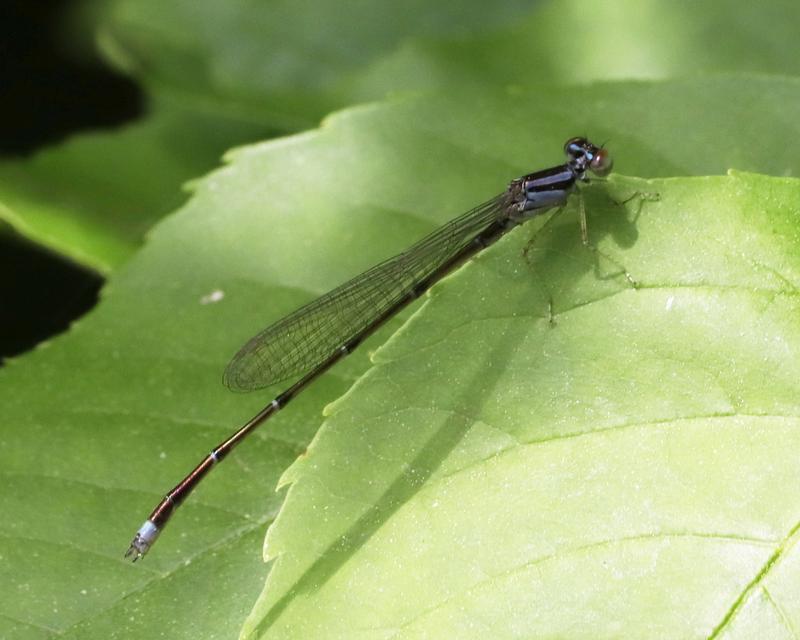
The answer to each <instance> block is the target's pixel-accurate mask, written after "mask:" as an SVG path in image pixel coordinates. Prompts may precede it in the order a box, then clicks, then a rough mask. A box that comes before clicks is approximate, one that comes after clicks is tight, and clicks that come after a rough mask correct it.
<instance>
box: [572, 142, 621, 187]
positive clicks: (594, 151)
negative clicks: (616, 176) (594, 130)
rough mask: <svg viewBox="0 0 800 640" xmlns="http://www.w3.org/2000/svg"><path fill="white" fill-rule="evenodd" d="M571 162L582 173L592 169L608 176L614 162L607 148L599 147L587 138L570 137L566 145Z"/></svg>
mask: <svg viewBox="0 0 800 640" xmlns="http://www.w3.org/2000/svg"><path fill="white" fill-rule="evenodd" d="M564 153H566V154H567V157H568V158H569V160H570V164H571V165H572V166H573V167H574V168H575V169H576V170H577V171H579V172H580V173H581V174H583V172H584V171H587V170H589V171H591V172H592V173H594V174H595V175H597V176H600V177H603V176H607V175H608V174H609V172H610V171H611V168H612V167H613V165H614V163H613V161H612V160H611V156H610V155H609V153H608V150H607V149H604V148H603V147H598V146H596V145H594V144H592V143H591V142H589V141H588V140H587V139H586V138H570V139H569V140H567V143H566V144H565V145H564Z"/></svg>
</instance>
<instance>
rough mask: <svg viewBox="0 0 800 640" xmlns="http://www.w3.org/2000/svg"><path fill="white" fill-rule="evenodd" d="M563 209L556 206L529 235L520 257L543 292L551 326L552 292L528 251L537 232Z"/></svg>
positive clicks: (544, 227) (546, 225)
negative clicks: (539, 273)
mask: <svg viewBox="0 0 800 640" xmlns="http://www.w3.org/2000/svg"><path fill="white" fill-rule="evenodd" d="M563 210H564V207H563V206H561V207H558V209H556V210H555V211H553V213H551V214H550V216H549V217H548V218H547V220H545V222H544V224H543V225H542V226H541V227H539V228H538V229H536V231H534V232H533V233H532V234H531V237H530V238H529V239H528V242H527V243H526V244H525V248H524V249H523V250H522V257H523V258H525V262H527V263H528V266H529V267H530V269H531V271H533V273H534V281H535V282H536V286H537V287H539V289H540V290H541V292H542V294H543V297H544V299H545V300H547V315H548V322H549V323H550V325H551V326H554V325H555V323H556V319H555V315H554V314H553V294H552V293H550V289H548V288H547V286H546V285H545V284H544V278H542V277H541V276H539V275H538V273H537V269H536V265H535V264H534V263H533V260H532V258H531V256H530V252H531V250H532V249H533V245H534V244H536V239H537V238H538V237H539V234H540V233H541V232H542V231H544V230H545V229H546V228H547V227H548V226H550V224H551V223H552V222H553V220H555V219H556V216H558V214H560V213H561V212H562V211H563Z"/></svg>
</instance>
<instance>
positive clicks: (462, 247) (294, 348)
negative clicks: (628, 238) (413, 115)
mask: <svg viewBox="0 0 800 640" xmlns="http://www.w3.org/2000/svg"><path fill="white" fill-rule="evenodd" d="M564 152H565V153H566V155H567V162H566V163H564V164H561V165H558V166H555V167H551V168H549V169H543V170H542V171H536V172H535V173H531V174H529V175H526V176H523V177H521V178H517V179H516V180H512V181H511V183H510V184H509V185H508V188H507V189H506V190H505V191H504V192H503V193H501V194H500V195H498V196H496V197H495V198H492V199H491V200H489V201H488V202H485V203H484V204H482V205H479V206H478V207H476V208H474V209H472V210H470V211H468V212H467V213H464V214H463V215H461V216H459V217H458V218H456V219H455V220H452V221H451V222H448V223H447V224H445V225H444V226H443V227H440V228H439V229H437V230H436V231H434V232H433V233H431V234H430V235H429V236H427V237H426V238H423V239H422V240H420V241H419V242H417V244H415V245H413V246H412V247H411V248H410V249H408V250H406V251H404V252H403V253H401V254H399V255H397V256H395V257H393V258H390V259H388V260H386V261H385V262H382V263H380V264H379V265H377V266H375V267H373V268H372V269H370V270H368V271H365V272H364V273H362V274H361V275H359V276H356V277H355V278H353V279H352V280H350V281H349V282H346V283H345V284H343V285H341V286H340V287H338V288H336V289H334V290H333V291H330V292H329V293H327V294H325V295H323V296H322V297H320V298H318V299H317V300H314V301H313V302H310V303H309V304H307V305H306V306H304V307H302V308H300V309H298V310H297V311H295V312H294V313H292V314H290V315H288V316H286V317H285V318H283V319H282V320H279V321H278V322H276V323H275V324H272V325H270V326H269V327H267V328H266V329H264V330H263V331H262V332H261V333H259V334H258V335H257V336H255V337H254V338H253V339H251V340H250V341H249V342H248V343H247V344H245V345H244V346H243V347H242V348H241V350H240V351H239V352H238V353H237V354H236V355H235V356H234V358H233V360H231V362H230V364H228V367H227V369H226V370H225V375H224V381H225V384H226V385H227V386H228V387H230V388H231V389H234V390H238V391H241V390H244V391H250V390H253V389H261V388H263V387H267V386H270V385H272V384H275V383H277V382H280V381H282V380H286V379H288V378H293V379H296V378H299V379H297V380H296V382H294V384H292V385H291V386H290V387H289V388H288V389H286V391H284V392H283V393H281V394H280V395H278V396H277V397H276V398H275V399H274V400H272V402H270V403H269V404H268V405H267V406H265V407H264V408H263V409H262V410H261V411H260V412H259V413H258V414H256V415H255V416H254V417H253V418H251V419H250V421H248V422H247V423H246V424H245V425H244V426H242V427H241V428H239V430H237V431H236V432H235V433H233V434H232V435H231V436H230V437H229V438H227V439H226V440H225V441H223V442H221V443H220V444H219V445H217V446H216V447H215V448H214V449H213V451H211V453H209V454H208V455H207V456H206V457H205V458H204V459H203V461H202V462H201V463H200V464H199V465H197V466H196V467H195V468H194V469H193V470H192V472H191V473H189V475H187V476H186V477H185V478H184V479H183V480H181V481H180V482H179V483H178V484H177V485H176V486H175V487H174V488H173V489H172V490H171V491H170V492H169V493H168V494H167V495H166V496H165V497H164V499H163V500H162V501H161V502H160V503H159V505H158V506H157V507H156V508H155V509H154V510H153V512H152V513H151V514H150V517H149V518H148V519H147V520H146V521H145V523H144V524H143V525H142V526H141V528H140V529H139V531H138V532H137V533H136V535H135V536H134V538H133V541H132V542H131V545H130V548H129V549H128V551H127V553H126V554H125V556H126V557H128V556H133V560H134V562H135V561H136V560H137V559H139V558H141V557H142V556H143V555H144V554H145V553H147V551H148V549H150V547H151V546H152V545H153V543H154V542H155V540H156V538H157V537H158V535H159V533H160V532H161V531H162V530H163V529H164V526H165V525H166V524H167V521H168V520H169V519H170V517H171V516H172V514H173V512H174V511H175V509H176V508H177V507H178V505H180V504H181V503H182V502H183V501H184V500H185V499H186V497H187V496H188V495H189V494H190V493H191V492H192V490H193V489H194V488H195V487H196V486H197V484H198V483H199V482H200V481H201V480H202V479H203V478H204V477H205V476H206V474H207V473H208V472H209V471H210V470H211V467H213V466H214V465H215V464H216V463H218V462H219V461H220V460H222V459H223V458H224V457H225V456H226V455H228V453H230V451H231V450H232V449H233V448H234V447H235V446H236V445H237V444H239V443H240V442H241V441H242V440H244V439H245V438H246V437H247V436H248V435H249V434H250V433H252V432H253V431H254V430H255V429H256V427H258V426H259V425H260V424H261V423H262V422H264V421H265V420H266V419H267V418H269V417H270V416H272V415H274V414H275V413H277V412H278V411H280V410H281V409H283V407H285V406H286V405H287V404H288V403H289V401H290V400H291V399H292V398H293V397H294V396H296V395H297V394H298V393H299V392H301V391H302V390H303V389H305V388H306V387H307V386H308V385H309V384H311V383H312V382H313V381H314V380H316V379H317V378H318V377H319V376H321V375H322V374H323V373H324V372H325V371H327V370H328V369H329V368H330V367H332V366H333V365H334V364H335V363H336V362H338V361H339V360H340V359H341V358H343V357H344V356H346V355H347V354H349V353H350V352H352V351H353V349H355V348H356V347H357V346H358V345H359V344H360V343H361V342H362V341H363V340H364V339H365V338H366V337H368V336H369V335H370V334H372V333H373V332H374V331H375V330H376V329H378V327H380V326H381V325H383V324H384V323H385V322H386V321H387V320H389V318H391V317H392V316H394V315H395V314H396V313H398V312H399V311H400V310H401V309H403V308H404V307H405V306H406V305H408V304H410V303H411V302H413V301H414V300H416V299H417V298H418V297H419V296H421V295H422V294H423V293H424V292H425V291H427V290H428V289H429V288H430V287H431V286H432V285H433V284H434V283H435V282H437V281H438V280H440V279H441V278H442V277H443V276H445V275H446V274H447V273H448V272H450V271H451V270H452V269H453V268H454V267H456V266H458V265H460V264H462V263H463V262H465V261H466V260H468V259H469V258H471V257H472V256H474V255H476V254H477V253H479V252H480V251H482V250H483V249H485V248H486V247H488V246H489V245H491V244H493V243H494V242H496V241H497V240H498V239H499V238H500V237H501V236H503V235H504V234H505V233H507V232H508V231H510V230H511V229H513V228H514V227H516V226H517V225H520V224H522V223H523V222H526V221H527V220H530V219H531V218H534V217H535V216H537V215H540V214H542V213H544V212H545V211H548V210H550V209H553V208H555V207H561V206H563V205H564V204H566V202H567V199H568V198H569V195H570V193H571V192H573V191H574V190H575V187H576V185H577V183H578V182H588V181H589V178H588V175H587V173H589V172H591V173H593V174H595V175H597V176H605V175H607V174H608V172H609V171H611V164H612V163H611V158H610V156H609V154H608V151H607V150H606V149H603V148H602V147H597V146H595V145H594V144H592V143H591V142H589V141H588V140H586V139H585V138H572V139H570V140H568V141H567V143H566V144H565V145H564ZM581 222H582V229H583V231H584V236H585V220H583V219H582V220H581Z"/></svg>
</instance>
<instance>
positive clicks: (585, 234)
mask: <svg viewBox="0 0 800 640" xmlns="http://www.w3.org/2000/svg"><path fill="white" fill-rule="evenodd" d="M578 205H579V206H578V208H579V211H580V221H581V242H582V243H583V246H584V247H586V248H587V249H588V250H589V251H591V252H592V253H593V254H594V256H595V263H594V272H595V275H596V276H597V278H598V279H600V280H608V279H610V278H616V277H617V276H619V275H624V276H625V279H626V280H627V281H628V284H630V285H631V287H633V288H634V289H638V288H639V283H638V282H637V281H636V280H635V279H634V278H633V276H632V275H631V274H630V272H629V271H628V270H627V269H626V268H625V265H623V264H622V263H621V262H619V260H616V259H615V258H612V257H611V256H610V255H608V254H607V253H605V252H603V251H600V249H598V248H597V247H595V246H594V245H593V244H592V243H591V242H589V225H588V223H587V221H586V207H585V206H584V202H583V194H582V193H581V192H580V191H578ZM637 217H638V213H637ZM598 257H600V258H603V259H604V260H607V261H608V262H610V263H611V264H613V265H614V266H615V267H617V269H619V272H617V273H611V274H604V273H602V272H601V271H600V261H599V260H598V259H597V258H598Z"/></svg>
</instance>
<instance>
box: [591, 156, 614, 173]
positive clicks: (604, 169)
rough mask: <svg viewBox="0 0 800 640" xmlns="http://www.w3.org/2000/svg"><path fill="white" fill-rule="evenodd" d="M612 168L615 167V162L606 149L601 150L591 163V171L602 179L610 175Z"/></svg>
mask: <svg viewBox="0 0 800 640" xmlns="http://www.w3.org/2000/svg"><path fill="white" fill-rule="evenodd" d="M612 166H614V162H613V160H611V156H610V155H608V151H606V150H605V149H599V150H598V151H597V153H595V154H594V158H592V161H591V162H590V163H589V169H591V171H592V173H594V174H595V175H598V176H600V177H603V176H606V175H608V174H609V172H610V171H611V167H612Z"/></svg>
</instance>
